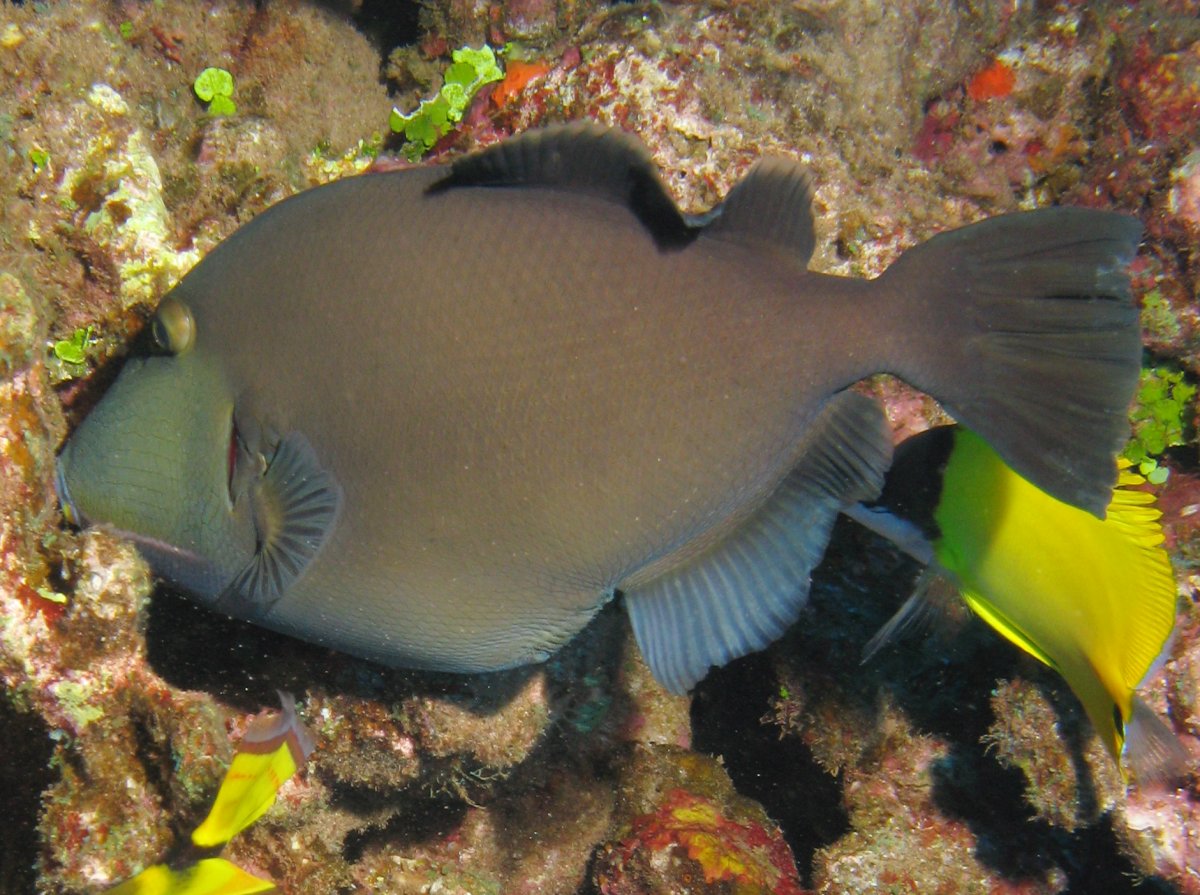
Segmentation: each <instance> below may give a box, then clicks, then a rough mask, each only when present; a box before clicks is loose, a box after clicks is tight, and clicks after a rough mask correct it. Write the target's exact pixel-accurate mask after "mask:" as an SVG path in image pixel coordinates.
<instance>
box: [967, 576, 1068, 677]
mask: <svg viewBox="0 0 1200 895" xmlns="http://www.w3.org/2000/svg"><path fill="white" fill-rule="evenodd" d="M962 598H963V601H964V602H965V603H966V604H967V605H968V606H970V607H971V611H972V612H974V613H975V614H976V615H978V616H979V617H980V618H981V619H983V620H984V621H985V622H987V623H988V624H989V625H991V626H992V628H994V629H995V630H996V631H998V632H999V633H1000V634H1001V635H1002V636H1003V637H1004V638H1005V639H1006V640H1008V641H1009V642H1010V643H1013V644H1016V645H1017V646H1019V647H1020V648H1021V649H1023V650H1025V652H1027V653H1029V655H1031V656H1033V657H1034V658H1035V659H1037V660H1038V661H1039V662H1042V663H1043V664H1045V665H1049V666H1050V667H1051V668H1053V669H1054V670H1055V671H1057V672H1059V673H1060V674H1061V673H1062V669H1060V668H1059V667H1058V663H1056V662H1055V661H1054V660H1053V659H1052V658H1050V656H1049V655H1048V654H1047V653H1046V652H1045V651H1044V650H1043V649H1042V648H1041V647H1040V646H1038V645H1037V643H1036V641H1034V640H1033V638H1031V637H1030V636H1029V635H1028V634H1026V633H1025V632H1024V631H1022V630H1021V628H1020V627H1018V626H1017V625H1016V624H1015V623H1014V622H1013V621H1012V620H1011V619H1009V618H1008V616H1006V615H1005V614H1004V613H1002V612H1001V611H1000V610H999V609H997V608H996V607H995V605H993V604H992V603H991V602H990V601H989V600H988V599H987V598H986V597H984V596H983V595H982V594H980V593H977V592H976V591H973V590H971V589H970V588H963V590H962Z"/></svg>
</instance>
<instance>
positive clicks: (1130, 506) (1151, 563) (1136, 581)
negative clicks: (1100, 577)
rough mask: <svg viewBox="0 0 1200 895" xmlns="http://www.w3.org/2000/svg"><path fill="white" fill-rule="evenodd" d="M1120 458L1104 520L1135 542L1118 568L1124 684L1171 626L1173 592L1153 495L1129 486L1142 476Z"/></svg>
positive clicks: (1136, 680)
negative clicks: (1125, 591)
mask: <svg viewBox="0 0 1200 895" xmlns="http://www.w3.org/2000/svg"><path fill="white" fill-rule="evenodd" d="M1127 463H1128V461H1124V462H1122V464H1121V469H1120V472H1119V475H1118V480H1117V487H1116V488H1115V489H1114V490H1113V499H1112V502H1111V503H1110V504H1109V506H1108V515H1107V518H1106V519H1105V520H1104V524H1105V525H1106V526H1111V527H1112V529H1113V531H1114V533H1119V534H1120V536H1121V537H1123V538H1125V539H1127V540H1128V541H1129V542H1130V543H1132V544H1134V545H1135V549H1134V551H1133V552H1132V560H1126V562H1125V566H1126V568H1124V569H1123V570H1122V573H1123V574H1124V575H1125V580H1126V581H1127V582H1129V588H1130V589H1129V607H1128V608H1129V612H1128V615H1127V616H1125V618H1124V619H1123V622H1124V624H1125V629H1124V631H1125V638H1126V645H1127V648H1126V649H1125V651H1124V661H1123V662H1122V665H1121V679H1122V681H1124V683H1125V686H1127V687H1128V688H1129V689H1130V690H1132V689H1134V688H1135V687H1137V686H1138V685H1139V684H1140V683H1141V682H1142V679H1143V678H1144V677H1145V676H1146V675H1147V674H1148V670H1149V669H1151V668H1153V667H1154V666H1155V664H1156V660H1157V659H1158V658H1159V656H1160V654H1161V653H1162V652H1163V649H1164V647H1165V645H1166V644H1167V643H1168V642H1169V640H1170V637H1171V632H1172V630H1174V627H1175V610H1176V604H1177V600H1178V597H1177V593H1176V587H1175V573H1174V572H1173V571H1172V570H1171V560H1170V558H1169V557H1168V556H1167V552H1166V550H1164V549H1163V548H1162V546H1161V545H1162V543H1163V539H1164V538H1163V530H1162V525H1160V524H1159V519H1160V518H1161V517H1162V513H1161V512H1160V511H1159V509H1158V507H1157V506H1156V505H1155V498H1154V495H1153V494H1151V493H1149V492H1147V491H1137V490H1133V489H1134V488H1136V487H1137V486H1138V485H1141V484H1144V483H1145V481H1146V480H1145V479H1144V478H1142V477H1141V476H1140V475H1138V474H1137V473H1135V472H1132V471H1131V470H1130V469H1129V468H1128V465H1127Z"/></svg>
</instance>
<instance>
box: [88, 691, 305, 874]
mask: <svg viewBox="0 0 1200 895" xmlns="http://www.w3.org/2000/svg"><path fill="white" fill-rule="evenodd" d="M279 700H280V703H281V704H282V706H283V710H282V711H281V712H280V713H279V714H277V715H271V716H268V717H266V718H260V719H258V720H256V721H254V722H253V723H251V725H250V727H249V729H248V730H247V731H246V734H245V736H243V737H242V741H241V742H240V743H239V744H238V748H237V751H236V752H235V753H234V755H233V761H232V762H231V763H230V765H229V770H228V771H226V772H225V779H224V780H222V781H221V787H220V789H218V790H217V798H216V800H215V801H214V802H213V806H212V809H211V810H210V811H209V812H208V816H207V817H206V818H205V819H204V820H203V822H201V824H200V826H198V827H197V828H196V829H195V831H194V832H193V833H192V837H191V839H192V845H193V846H194V848H196V849H200V850H203V851H211V850H213V849H219V848H221V847H222V846H224V845H225V843H226V842H228V841H229V840H230V839H232V838H233V837H234V836H236V835H237V834H238V833H240V832H241V831H242V830H244V829H246V827H248V826H250V824H252V823H254V822H255V821H256V820H258V819H259V818H260V817H262V816H263V814H265V813H266V811H267V809H268V808H270V807H271V806H272V805H273V804H274V803H275V795H276V794H277V793H278V792H279V788H280V787H281V786H283V784H284V783H285V782H287V780H288V779H289V778H290V777H291V776H292V775H293V774H295V773H296V771H297V769H299V768H300V767H302V766H303V765H304V763H305V762H306V761H308V757H309V755H311V754H312V751H313V747H314V743H313V739H312V735H311V734H310V733H309V732H308V731H307V730H306V729H305V728H304V725H302V724H301V723H300V720H299V719H298V718H297V717H296V701H295V699H293V698H292V697H291V696H290V695H289V694H287V693H280V694H279ZM275 888H276V886H275V884H274V883H273V882H271V880H268V879H262V878H261V877H257V876H254V875H253V874H251V873H248V872H246V871H245V870H243V869H242V868H240V867H238V866H237V865H236V864H232V863H230V862H229V861H226V860H225V859H224V858H218V857H209V858H204V859H202V860H198V861H194V862H192V863H189V864H187V865H186V866H184V867H182V868H179V869H177V868H175V867H173V866H171V865H169V864H155V865H153V866H152V867H147V868H146V869H145V870H143V871H142V872H141V873H139V874H138V875H137V876H135V877H132V878H131V879H128V880H126V881H125V882H123V883H121V884H120V885H118V886H115V887H114V888H112V889H109V890H108V893H107V895H254V893H257V892H272V891H275Z"/></svg>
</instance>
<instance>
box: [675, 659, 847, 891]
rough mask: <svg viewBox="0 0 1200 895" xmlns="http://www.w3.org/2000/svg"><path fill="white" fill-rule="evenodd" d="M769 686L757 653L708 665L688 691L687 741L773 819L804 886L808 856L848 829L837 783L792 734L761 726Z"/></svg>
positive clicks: (770, 681)
mask: <svg viewBox="0 0 1200 895" xmlns="http://www.w3.org/2000/svg"><path fill="white" fill-rule="evenodd" d="M776 686H777V685H776V684H775V676H774V674H773V673H772V671H771V666H770V662H769V660H768V659H767V658H766V656H765V655H763V654H761V653H756V654H752V655H749V656H746V657H744V658H742V659H738V660H737V661H735V662H731V663H730V664H729V665H726V666H725V667H724V668H718V669H714V670H713V671H712V672H710V673H709V675H708V677H706V678H705V679H704V680H703V681H702V682H701V683H700V685H699V686H698V687H697V688H696V690H695V691H694V693H693V696H692V745H693V748H695V749H698V750H700V751H702V752H707V753H709V754H710V755H720V756H722V758H723V759H724V762H725V770H726V771H728V772H729V776H730V779H732V780H733V784H734V786H735V787H736V788H737V791H738V792H739V793H741V794H742V795H744V796H747V797H749V798H751V799H754V800H755V801H756V802H758V803H759V804H760V805H762V806H763V808H764V809H765V810H766V812H767V814H768V815H769V816H770V817H771V819H772V820H774V821H775V822H776V823H778V824H779V826H780V829H782V830H783V834H784V838H785V839H786V840H787V843H788V845H789V846H790V847H791V849H792V854H793V855H794V856H795V858H796V866H797V868H798V869H799V871H800V874H801V877H802V878H803V880H804V884H805V885H806V886H807V885H811V884H812V879H811V873H812V856H813V853H814V852H815V851H816V850H817V849H819V848H822V847H823V846H826V845H829V844H830V843H831V842H834V841H835V840H837V839H839V838H840V837H841V836H843V835H845V834H846V833H847V832H849V830H850V821H849V818H848V817H847V816H846V812H845V810H844V809H843V808H842V797H841V782H840V780H839V779H837V778H835V777H833V776H831V775H830V774H829V773H828V772H826V771H825V770H824V769H823V768H822V767H821V766H820V765H818V764H817V763H816V761H814V760H813V757H812V753H811V752H810V751H809V750H808V747H807V746H805V745H804V744H803V743H802V742H800V740H799V739H798V738H797V737H784V738H780V736H779V730H778V728H776V727H774V726H772V725H766V724H763V723H761V719H762V717H763V715H765V714H767V713H768V712H769V711H770V706H769V703H770V700H771V697H772V696H773V695H774V692H775V687H776Z"/></svg>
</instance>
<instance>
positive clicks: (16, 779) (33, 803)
mask: <svg viewBox="0 0 1200 895" xmlns="http://www.w3.org/2000/svg"><path fill="white" fill-rule="evenodd" d="M0 743H2V744H3V747H4V759H3V761H0V793H2V794H3V795H2V796H0V806H3V807H0V830H2V831H3V832H2V833H0V893H12V895H18V893H23V892H33V891H35V890H36V882H37V876H36V874H35V872H34V866H35V864H36V862H37V856H38V849H39V846H38V835H37V824H38V814H39V809H40V808H41V796H42V792H43V791H44V790H45V789H46V788H47V787H48V786H50V784H52V783H53V782H54V781H55V779H56V777H57V775H56V774H55V773H53V772H52V771H51V770H50V757H51V755H52V754H53V752H54V746H53V743H52V742H51V739H50V731H49V730H48V729H47V728H46V726H45V725H44V724H43V723H42V721H41V719H40V718H38V717H37V716H36V715H34V714H31V713H28V712H18V711H17V710H16V709H15V708H13V706H12V705H11V704H10V703H9V701H8V700H7V699H3V700H0Z"/></svg>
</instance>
